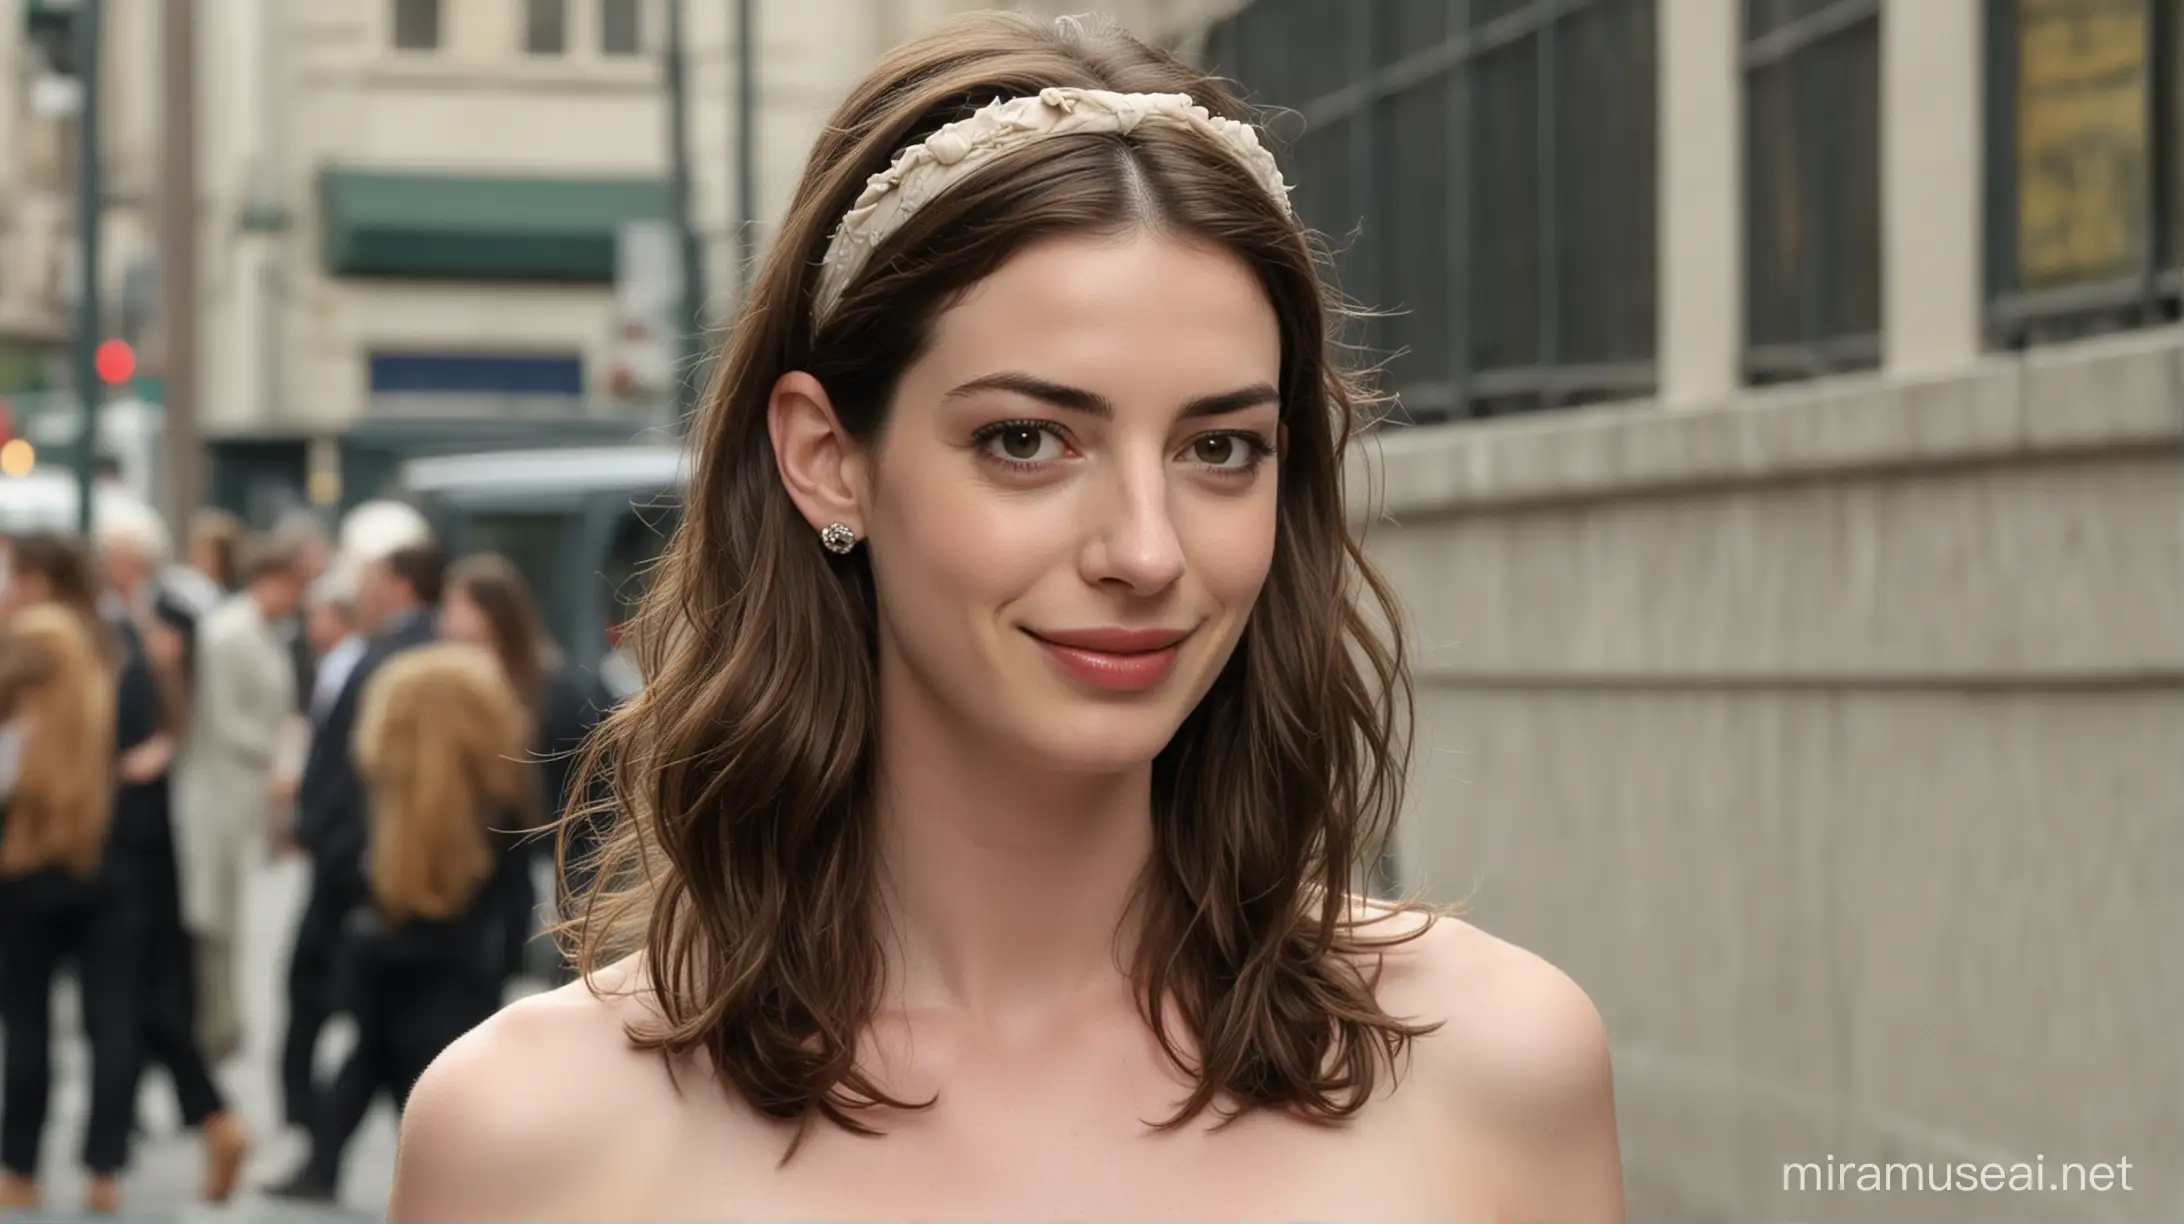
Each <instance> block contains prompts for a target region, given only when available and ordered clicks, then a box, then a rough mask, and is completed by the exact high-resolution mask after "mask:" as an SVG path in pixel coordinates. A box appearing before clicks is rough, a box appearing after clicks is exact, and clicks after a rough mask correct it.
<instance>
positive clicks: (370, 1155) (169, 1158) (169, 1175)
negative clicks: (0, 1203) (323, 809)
mask: <svg viewBox="0 0 2184 1224" xmlns="http://www.w3.org/2000/svg"><path fill="white" fill-rule="evenodd" d="M304 886H305V873H304V866H303V864H302V862H301V861H299V860H290V861H285V862H281V863H277V864H274V865H272V866H269V867H266V868H265V869H264V870H262V871H261V872H260V873H259V874H258V876H257V878H256V879H254V880H253V881H252V884H251V889H250V895H249V897H248V898H247V902H246V904H247V905H248V907H249V908H248V910H247V911H246V912H247V913H248V914H249V922H250V933H249V936H248V938H247V941H246V943H245V945H244V948H243V950H242V964H243V967H244V969H243V972H244V981H243V991H244V995H243V999H244V1002H243V1005H244V1008H245V1015H246V1017H247V1019H246V1024H247V1026H248V1035H247V1037H246V1041H245V1048H244V1049H243V1051H242V1052H241V1053H240V1054H238V1055H237V1056H236V1057H234V1058H232V1059H230V1060H229V1061H228V1062H227V1064H226V1065H224V1066H222V1067H220V1068H219V1069H218V1071H217V1076H218V1079H219V1081H220V1085H221V1087H222V1089H223V1090H224V1091H226V1092H227V1093H228V1096H229V1100H230V1102H231V1104H233V1105H234V1106H235V1107H237V1108H240V1109H241V1110H242V1113H243V1116H244V1119H245V1121H246V1122H247V1123H248V1125H249V1127H250V1132H251V1137H252V1147H251V1155H250V1160H249V1163H248V1165H247V1166H246V1167H245V1171H244V1178H243V1181H244V1187H245V1189H244V1191H243V1192H242V1193H240V1194H238V1195H237V1197H236V1198H235V1200H234V1201H233V1202H231V1203H229V1204H227V1205H225V1206H221V1207H209V1206H206V1205H204V1204H202V1203H199V1202H198V1201H197V1182H198V1174H199V1169H200V1165H199V1149H198V1145H197V1140H196V1136H195V1134H194V1133H192V1132H189V1131H184V1130H182V1129H181V1128H180V1126H179V1124H178V1121H177V1118H176V1113H175V1103H174V1094H173V1092H172V1091H171V1090H170V1089H169V1087H168V1084H167V1080H166V1077H165V1075H164V1073H162V1072H159V1071H153V1072H152V1073H150V1074H148V1075H147V1076H146V1077H145V1081H144V1097H143V1106H142V1109H141V1111H140V1114H139V1116H140V1117H141V1118H142V1120H143V1125H144V1131H145V1133H144V1135H143V1136H142V1137H141V1138H140V1139H139V1140H138V1142H137V1146H136V1148H135V1157H134V1161H133V1165H132V1168H131V1169H130V1172H129V1176H128V1179H127V1181H126V1182H125V1183H124V1185H123V1204H122V1206H123V1218H124V1219H129V1220H176V1221H210V1220H222V1221H239V1220H286V1221H297V1220H314V1219H342V1220H346V1219H379V1218H381V1217H382V1215H383V1213H384V1210H385V1207H386V1202H387V1188H388V1185H389V1183H390V1181H391V1179H392V1177H393V1174H394V1132H395V1126H394V1111H393V1108H392V1107H391V1106H389V1105H387V1104H386V1103H385V1102H383V1101H382V1102H381V1103H379V1104H378V1105H376V1106H375V1107H374V1108H373V1112H372V1114H371V1116H370V1117H369V1118H368V1119H366V1121H365V1124H364V1128H363V1130H362V1131H361V1132H359V1133H358V1135H357V1137H356V1141H355V1142H354V1143H353V1144H352V1145H351V1146H350V1149H349V1156H348V1162H347V1164H346V1166H345V1168H344V1176H343V1179H342V1180H343V1184H342V1203H341V1208H340V1211H339V1212H338V1214H336V1213H329V1212H326V1211H307V1210H302V1209H299V1208H297V1207H294V1206H291V1205H289V1204H286V1203H282V1202H279V1201H277V1200H269V1199H267V1198H265V1197H264V1196H262V1195H261V1194H259V1193H258V1189H257V1188H258V1187H259V1186H261V1185H265V1184H267V1183H269V1182H272V1181H276V1180H278V1179H279V1178H281V1177H283V1176H285V1175H286V1174H287V1173H288V1172H289V1171H290V1170H291V1169H292V1168H293V1167H294V1164H295V1162H296V1161H297V1160H298V1159H300V1158H301V1155H302V1150H303V1141H302V1137H301V1135H300V1134H297V1133H293V1132H283V1131H281V1130H280V1129H279V1122H280V1100H279V1093H278V1090H277V1087H276V1076H275V1074H274V1063H275V1060H276V1058H277V1056H278V1051H279V1048H280V1038H281V1025H282V1024H283V1023H284V1022H285V1016H286V1011H287V1009H286V1005H285V1003H284V1002H283V999H282V986H281V982H282V976H283V973H284V971H285V968H286V965H287V960H288V941H289V939H290V936H291V935H292V933H293V931H292V928H293V926H294V923H295V920H296V916H297V915H298V914H299V913H300V912H301V911H302V906H303V891H304ZM55 1027H56V1032H57V1034H58V1041H57V1049H56V1051H55V1056H56V1061H57V1064H58V1066H57V1068H56V1083H55V1085H54V1108H53V1115H52V1117H51V1118H50V1119H49V1121H48V1123H47V1127H46V1143H45V1149H44V1152H43V1155H42V1162H43V1164H44V1170H43V1177H42V1179H41V1180H42V1181H43V1182H44V1184H45V1187H46V1211H45V1212H44V1213H42V1214H41V1215H40V1216H39V1217H38V1218H59V1219H66V1218H70V1217H71V1215H72V1214H73V1213H75V1212H77V1211H78V1210H79V1209H80V1207H81V1203H82V1193H83V1179H82V1174H81V1172H80V1170H79V1169H78V1168H77V1166H76V1155H77V1148H78V1145H79V1143H80V1140H81V1136H82V1134H83V1122H84V1114H85V1110H86V1104H87V1101H86V1091H87V1083H88V1074H87V1071H88V1068H87V1065H86V1064H87V1061H88V1059H87V1051H86V1049H85V1046H84V1043H83V1039H82V1028H81V1026H80V1025H79V1024H78V1023H77V1019H76V1006H75V994H74V990H73V988H72V987H71V988H69V989H66V990H64V991H63V996H62V999H61V1002H60V1005H59V1007H58V1008H57V1009H56V1016H55ZM349 1040H350V1029H349V1028H348V1026H347V1022H346V1021H337V1023H336V1028H335V1030H334V1031H332V1032H329V1033H328V1035H327V1037H326V1040H325V1041H324V1043H323V1044H322V1045H321V1047H320V1055H321V1057H322V1060H323V1061H322V1063H321V1065H322V1066H323V1067H326V1068H327V1070H328V1073H329V1074H330V1073H331V1068H332V1066H333V1065H334V1063H335V1062H336V1060H337V1059H338V1057H339V1054H340V1052H341V1051H342V1050H344V1049H346V1048H347V1044H348V1042H349Z"/></svg>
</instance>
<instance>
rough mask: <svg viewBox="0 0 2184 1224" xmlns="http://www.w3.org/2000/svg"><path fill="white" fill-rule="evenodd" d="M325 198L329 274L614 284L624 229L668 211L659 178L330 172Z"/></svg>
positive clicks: (322, 179) (322, 190)
mask: <svg viewBox="0 0 2184 1224" xmlns="http://www.w3.org/2000/svg"><path fill="white" fill-rule="evenodd" d="M319 199H320V204H321V205H322V208H323V215H322V217H321V222H322V233H321V235H320V238H321V242H322V244H323V252H324V257H325V261H326V270H327V271H328V272H329V273H331V274H333V275H336V276H394V277H415V278H430V279H436V280H442V279H444V280H558V281H609V280H612V279H614V247H615V234H616V232H617V230H618V229H619V228H620V227H621V225H622V224H623V223H624V222H626V221H638V220H647V219H653V218H659V217H664V216H666V215H667V188H666V185H665V184H664V183H662V182H660V181H659V180H657V179H559V178H516V177H510V178H481V177H471V176H458V175H446V174H429V173H414V172H410V173H403V172H389V171H377V170H370V171H367V170H341V169H332V168H329V169H326V170H322V171H321V172H320V174H319Z"/></svg>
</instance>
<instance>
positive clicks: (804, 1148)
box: [388, 13, 1624, 1224]
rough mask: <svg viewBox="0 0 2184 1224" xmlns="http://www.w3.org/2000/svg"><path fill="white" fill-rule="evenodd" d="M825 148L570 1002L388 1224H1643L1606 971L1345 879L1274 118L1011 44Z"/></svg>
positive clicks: (1347, 440)
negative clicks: (1587, 979) (1556, 962)
mask: <svg viewBox="0 0 2184 1224" xmlns="http://www.w3.org/2000/svg"><path fill="white" fill-rule="evenodd" d="M817 131H818V136H817V140H816V144H815V146H814V148H813V151H812V154H811V157H810V160H809V162H808V163H807V167H806V169H805V171H804V174H803V177H802V180H801V181H800V182H799V184H798V185H797V187H796V189H795V192H794V196H793V198H792V200H791V201H790V202H789V206H788V208H787V211H786V214H785V215H784V217H783V219H782V221H781V224H780V225H778V226H776V227H771V228H770V232H769V235H768V250H767V254H766V256H765V259H764V261H763V263H762V265H761V266H760V267H758V268H756V269H754V273H753V276H752V278H751V282H750V286H749V292H748V293H747V294H746V295H745V296H744V300H743V302H742V307H741V314H740V316H739V317H738V318H736V319H734V320H733V321H732V322H731V325H730V326H728V327H726V328H724V329H723V334H724V335H726V336H727V337H728V340H727V347H726V349H725V350H724V351H723V352H722V353H721V354H720V355H719V357H718V359H717V361H716V362H715V363H714V371H715V372H714V375H713V378H712V380H711V383H710V391H709V394H708V396H707V399H706V402H705V403H703V404H702V405H701V406H700V407H699V408H698V410H697V411H696V413H695V414H694V417H693V419H692V421H691V423H690V428H689V431H688V433H689V438H690V447H691V450H692V455H693V473H692V476H691V479H690V482H689V487H688V489H687V493H686V497H685V505H686V506H687V507H688V511H687V513H686V514H685V515H684V516H683V517H682V519H681V521H680V524H679V526H678V527H677V528H676V531H675V535H674V538H673V539H672V540H671V541H670V542H669V544H668V546H667V550H666V553H665V555H664V557H663V559H662V561H661V562H660V565H659V567H658V576H657V578H656V580H655V581H654V582H653V583H652V586H651V589H650V590H649V592H648V593H647V594H646V596H645V599H644V604H643V609H642V611H641V612H640V613H639V616H638V632H637V634H636V637H637V641H638V650H639V652H640V654H641V655H642V657H643V662H644V666H643V668H642V673H643V675H644V678H645V687H644V689H643V691H641V692H639V693H638V694H637V695H636V696H634V697H633V698H631V699H630V701H629V702H628V703H627V704H626V705H624V706H623V707H621V708H620V709H619V710H617V711H616V712H615V713H614V714H612V715H610V716H609V717H608V719H607V721H606V722H605V723H604V724H602V730H601V733H600V735H599V737H598V738H597V739H595V741H594V751H593V754H592V759H593V761H594V762H595V764H596V766H597V767H598V769H599V771H600V772H597V773H594V775H593V776H604V777H605V778H606V779H607V783H608V786H609V789H610V791H611V800H610V801H611V803H612V805H613V809H614V811H613V818H612V820H611V821H610V822H609V827H610V828H611V830H612V831H611V832H610V833H609V834H608V837H607V842H606V848H605V854H604V857H603V859H602V862H601V866H600V868H599V870H598V872H597V875H596V879H595V882H594V884H593V886H592V892H591V895H590V896H589V897H588V898H587V899H586V901H585V903H584V905H583V906H582V908H581V912H580V913H579V914H578V916H577V925H576V927H575V929H574V930H573V931H572V932H571V936H572V940H573V942H574V944H575V946H576V948H577V951H578V953H579V955H580V957H581V958H582V968H583V975H584V976H583V980H582V981H580V982H578V983H574V984H571V985H568V986H564V987H561V988H559V989H557V990H554V991H548V992H545V993H543V994H540V995H535V996H532V997H530V998H526V999H523V1000H521V1001H518V1002H516V1003H514V1004H513V1005H511V1006H509V1007H508V1008H506V1009H504V1010H503V1011H501V1012H500V1013H499V1014H498V1015H496V1016H494V1017H493V1018H492V1019H491V1020H489V1021H487V1022H486V1023H485V1024H484V1025H482V1026H480V1027H479V1028H478V1030H477V1031H475V1032H474V1033H472V1034H471V1035H469V1036H468V1037H466V1038H464V1039H463V1040H462V1041H460V1042H458V1043H456V1045H455V1046H454V1047H452V1048H451V1049H449V1051H448V1052H447V1053H446V1054H445V1055H444V1056H442V1057H441V1059H440V1060H439V1061H437V1062H436V1063H435V1064H434V1065H433V1067H432V1069H431V1070H429V1071H427V1072H426V1074H425V1076H424V1078H423V1079H422V1080H421V1081H420V1082H419V1084H418V1085H417V1088H416V1090H415V1092H414V1093H413V1094H412V1097H411V1101H410V1108H409V1110H408V1111H407V1113H406V1114H405V1115H404V1117H403V1119H402V1135H401V1139H400V1142H399V1148H398V1153H397V1158H396V1174H395V1184H394V1191H393V1196H392V1201H391V1203H390V1205H389V1208H388V1216H389V1218H391V1219H394V1220H424V1219H436V1220H453V1219H464V1220H547V1219H564V1220H566V1219H584V1220H617V1219H618V1220H636V1219H729V1220H752V1221H758V1220H786V1219H825V1220H836V1221H842V1220H941V1219H955V1220H1002V1219H1007V1220H1020V1221H1037V1220H1061V1219H1069V1220H1114V1221H1122V1220H1149V1219H1165V1220H1200V1221H1217V1220H1275V1219H1281V1220H1302V1219H1310V1220H1343V1221H1351V1222H1364V1221H1403V1222H1405V1224H1428V1222H1430V1221H1450V1220H1506V1221H1517V1220H1563V1221H1576V1220H1585V1221H1614V1220H1620V1219H1621V1217H1622V1214H1623V1209H1624V1208H1623V1187H1622V1175H1621V1168H1620V1157H1619V1150H1618V1148H1617V1144H1616V1127H1615V1111H1614V1103H1613V1088H1612V1085H1613V1079H1612V1076H1611V1073H1610V1065H1609V1058H1608V1044H1607V1035H1606V1031H1605V1027H1604V1026H1603V1024H1602V1022H1601V1019H1600V1016H1599V1014H1598V1012H1597V1011H1596V1010H1595V1008H1594V1007H1593V1005H1592V1002H1591V1000H1590V999H1589V998H1588V997H1587V996H1586V994H1585V992H1584V991H1583V989H1582V988H1580V987H1579V986H1578V985H1577V984H1576V983H1575V982H1573V981H1571V979H1570V978H1569V977H1568V976H1567V975H1565V974H1563V973H1562V972H1561V971H1559V970H1557V969H1556V968H1554V967H1553V966H1551V965H1549V964H1548V963H1546V962H1545V961H1544V960H1542V959H1540V958H1539V957H1537V956H1535V955H1533V954H1531V953H1529V952H1527V951H1524V950H1522V949H1519V948H1517V947H1515V946H1512V945H1511V944H1509V943H1507V942H1505V941H1503V940H1501V939H1498V938H1496V937H1494V936H1493V935H1491V934H1488V933H1487V932H1485V931H1483V930H1481V929H1480V928H1478V927H1476V926H1473V925H1471V924H1469V923H1467V922H1465V921H1463V920H1462V919H1460V918H1459V917H1457V916H1456V915H1455V914H1454V913H1453V912H1452V911H1451V910H1449V909H1446V908H1443V907H1439V906H1434V905H1429V904H1427V903H1425V902H1423V901H1421V900H1417V899H1395V900H1379V899H1372V898H1367V897H1362V896H1360V895H1358V881H1359V880H1360V879H1361V878H1362V877H1363V873H1364V871H1365V869H1366V865H1367V864H1369V863H1372V862H1374V861H1375V860H1376V859H1377V857H1378V855H1379V853H1380V852H1381V851H1382V850H1383V849H1384V848H1385V846H1386V845H1387V840H1388V833H1389V831H1390V827H1391V825H1392V824H1393V822H1394V820H1395V818H1396V815H1397V814H1398V813H1399V812H1400V811H1401V810H1402V806H1403V791H1404V785H1405V782H1406V778H1407V773H1408V763H1409V748H1408V739H1407V736H1408V730H1407V728H1408V726H1409V710H1410V704H1411V701H1412V692H1411V686H1410V672H1409V669H1408V667H1407V665H1406V663H1405V655H1404V652H1403V645H1402V637H1401V633H1400V629H1401V624H1402V618H1401V609H1400V607H1399V605H1398V604H1397V602H1396V600H1395V597H1394V595H1393V593H1392V591H1391V590H1390V589H1389V587H1388V586H1387V584H1386V583H1385V582H1384V581H1382V580H1381V579H1380V578H1379V577H1378V575H1377V574H1376V572H1375V569H1374V567H1373V565H1372V562H1371V559H1370V557H1369V556H1368V555H1367V553H1366V550H1365V547H1364V543H1363V541H1362V540H1361V539H1360V538H1359V536H1358V534H1357V526H1358V524H1359V523H1361V522H1362V521H1363V516H1360V515H1355V514H1354V512H1353V509H1352V507H1351V506H1349V504H1348V502H1347V498H1348V490H1349V479H1350V476H1351V469H1350V466H1349V455H1350V451H1349V449H1348V448H1349V447H1350V445H1351V443H1352V440H1353V439H1354V438H1355V437H1356V436H1357V433H1358V431H1360V430H1361V429H1363V428H1366V427H1367V426H1368V425H1370V424H1371V422H1372V420H1373V416H1372V411H1371V410H1372V405H1373V403H1374V399H1373V396H1372V393H1371V390H1370V387H1369V386H1368V385H1367V384H1366V383H1365V382H1364V380H1363V378H1362V372H1361V371H1359V370H1357V369H1355V368H1354V367H1352V366H1350V365H1349V364H1348V356H1349V355H1348V353H1347V352H1346V350H1345V348H1344V346H1343V343H1342V332H1343V327H1342V323H1343V319H1342V317H1341V316H1342V309H1343V308H1342V306H1341V303H1340V301H1339V299H1338V298H1336V297H1335V295H1334V294H1333V293H1332V292H1331V291H1330V290H1329V288H1328V287H1327V286H1326V285H1325V283H1324V282H1323V281H1322V279H1321V275H1320V270H1321V267H1322V264H1321V262H1320V256H1321V255H1322V253H1323V252H1324V247H1323V246H1322V245H1320V243H1319V241H1318V239H1316V238H1315V236H1314V235H1313V234H1311V233H1310V232H1309V231H1308V230H1307V229H1306V227H1305V226H1304V225H1302V224H1301V223H1300V222H1299V219H1298V218H1297V217H1296V216H1295V214H1294V213H1293V212H1292V211H1291V208H1290V204H1289V196H1288V193H1289V187H1288V184H1287V183H1286V182H1285V181H1284V178H1283V173H1282V169H1281V167H1280V165H1279V163H1278V162H1277V161H1276V159H1275V157H1274V156H1273V155H1272V153H1271V152H1270V151H1269V150H1268V149H1267V148H1266V147H1265V145H1264V144H1263V143H1262V141H1261V138H1260V136H1259V132H1258V129H1257V128H1256V127H1255V126H1254V124H1253V121H1252V116H1251V113H1250V112H1249V111H1248V110H1247V109H1246V108H1245V107H1244V106H1243V105H1242V104H1241V102H1240V101H1239V100H1238V98H1237V97H1236V95H1235V94H1234V93H1233V92H1232V91H1231V90H1230V89H1229V88H1228V87H1227V86H1226V85H1224V84H1223V83H1222V82H1221V81H1219V80H1217V79H1214V78H1212V77H1210V76H1208V75H1206V74H1205V73H1203V72H1201V71H1198V70H1196V69H1194V68H1193V67H1191V66H1190V65H1189V64H1186V63H1184V62H1182V61H1181V60H1179V59H1177V58H1176V57H1175V56H1173V55H1171V54H1169V53H1167V52H1165V51H1162V50H1160V49H1157V48H1154V47H1151V46H1148V45H1146V44H1145V43H1143V42H1141V41H1139V40H1137V39H1135V38H1132V37H1130V36H1129V35H1128V34H1127V33H1126V32H1124V31H1122V30H1120V29H1118V28H1116V27H1114V26H1112V25H1111V24H1109V23H1104V22H1099V21H1092V20H1064V21H1058V22H1057V21H1042V20H1038V19H1036V18H1033V17H1030V16H1027V15H1024V14H1020V13H985V14H978V15H969V16H965V17H962V18H959V19H957V20H955V21H953V22H951V23H949V24H948V25H946V26H944V27H941V28H938V29H936V30H935V31H934V32H933V33H931V34H929V35H927V36H925V37H922V38H919V39H918V40H916V41H914V42H912V43H909V44H907V45H905V46H902V47H899V48H897V49H895V50H893V51H891V52H890V53H888V54H887V55H886V56H885V57H884V58H882V60H881V61H880V62H879V63H878V64H877V65H876V66H875V67H874V68H873V69H872V71H871V72H870V73H869V74H867V75H866V76H865V77H864V79H863V80H861V81H860V82H858V83H857V84H856V85H854V86H853V87H852V88H851V89H850V90H849V91H848V94H847V96H846V97H845V98H844V100H843V101H842V102H841V104H840V105H839V107H838V108H837V109H836V110H835V112H834V114H833V115H832V116H831V117H830V118H829V119H828V120H827V121H826V122H825V123H823V124H821V125H819V126H818V129H817Z"/></svg>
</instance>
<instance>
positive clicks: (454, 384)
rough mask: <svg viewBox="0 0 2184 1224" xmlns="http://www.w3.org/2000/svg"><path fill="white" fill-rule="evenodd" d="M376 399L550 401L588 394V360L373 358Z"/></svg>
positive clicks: (438, 355)
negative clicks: (545, 397) (498, 397)
mask: <svg viewBox="0 0 2184 1224" xmlns="http://www.w3.org/2000/svg"><path fill="white" fill-rule="evenodd" d="M370 382H371V392H372V394H373V395H420V394H423V395H550V396H564V397H574V396H580V395H582V394H583V393H584V359H583V358H582V357H580V356H576V355H573V354H572V355H568V356H559V355H555V356H527V355H513V354H508V355H504V354H498V353H389V352H378V353H373V354H372V355H371V360H370Z"/></svg>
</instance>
